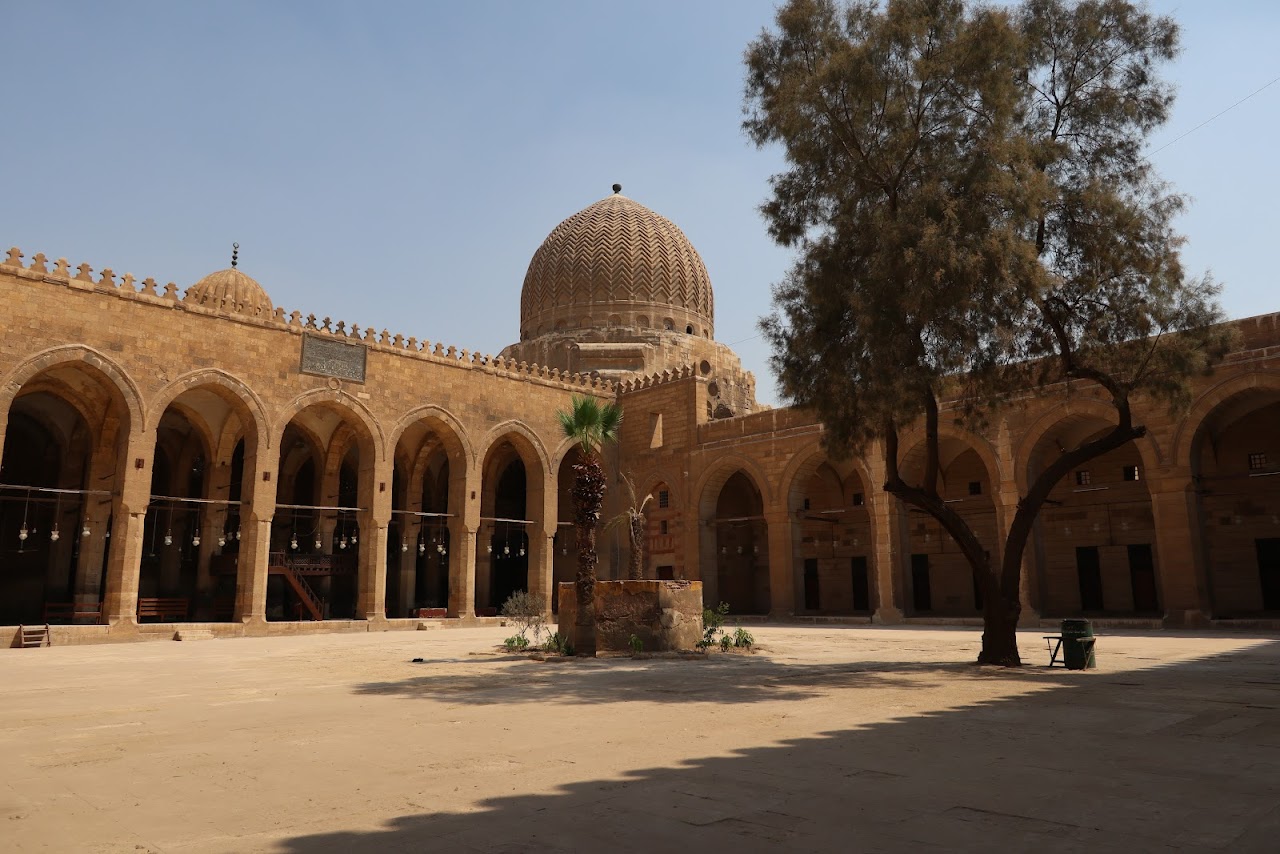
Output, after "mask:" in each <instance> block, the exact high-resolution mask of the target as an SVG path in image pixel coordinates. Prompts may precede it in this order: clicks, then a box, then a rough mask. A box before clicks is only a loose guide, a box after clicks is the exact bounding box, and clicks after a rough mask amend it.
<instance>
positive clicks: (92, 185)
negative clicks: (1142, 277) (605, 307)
mask: <svg viewBox="0 0 1280 854" xmlns="http://www.w3.org/2000/svg"><path fill="white" fill-rule="evenodd" d="M774 7H775V3H774V2H773V0H718V2H712V0H679V2H673V0H613V2H599V1H598V0H594V1H592V2H589V0H578V2H570V0H560V2H555V0H538V2H486V1H485V0H471V2H466V3H455V2H403V3H394V2H377V0H366V2H361V3H356V2H350V3H336V2H320V0H309V2H271V3H264V2H244V3H236V2H218V3H203V4H200V3H192V2H185V3H170V2H160V0H153V2H127V0H120V1H119V2H112V3H101V2H92V3H70V2H56V0H6V2H5V3H4V6H3V8H4V11H5V15H4V18H5V24H4V29H5V33H6V37H5V48H4V50H3V51H0V80H2V81H4V83H5V86H4V91H5V92H6V93H7V95H8V97H7V98H6V99H5V102H6V103H5V113H6V121H5V128H4V131H3V133H0V180H2V181H3V185H4V188H5V191H4V203H3V204H0V244H3V246H4V247H8V246H14V245H16V246H18V247H20V248H21V249H22V250H23V252H24V253H25V254H26V256H27V259H28V260H29V259H30V257H31V256H32V255H34V254H35V253H37V252H43V253H45V255H47V256H48V257H49V258H50V259H54V258H58V257H64V256H65V257H66V258H67V259H68V260H69V261H71V263H72V265H73V266H75V265H78V264H80V263H81V262H88V263H89V264H90V265H91V266H92V267H93V268H94V270H95V271H98V270H101V269H102V268H106V267H109V268H111V269H113V270H114V271H115V272H116V273H117V274H123V273H124V272H126V271H128V272H131V273H133V274H134V275H135V276H136V277H137V278H138V279H142V278H144V277H147V276H153V277H154V278H155V279H156V280H157V281H159V282H162V283H163V282H168V281H174V282H176V283H177V284H178V285H179V286H181V287H183V288H185V287H187V286H188V285H191V284H193V283H194V282H196V281H197V280H199V279H200V278H201V277H203V276H204V275H206V274H207V273H210V272H212V271H214V270H218V269H222V268H224V267H226V266H228V264H229V262H230V253H231V244H232V242H233V241H238V242H239V244H240V269H241V270H243V271H244V272H246V273H248V274H249V275H251V276H253V277H254V278H255V279H257V280H258V281H259V282H260V283H261V284H262V285H263V287H264V288H265V289H266V291H267V293H268V295H269V296H270V297H271V298H272V300H273V301H274V302H275V304H276V305H277V306H283V307H284V308H286V309H287V310H289V311H293V310H295V309H297V310H299V311H301V312H302V314H303V315H304V316H305V315H307V314H308V313H312V312H314V313H315V314H316V315H317V316H319V317H324V316H331V317H332V318H333V319H334V320H335V321H336V320H344V321H346V322H347V323H348V324H350V323H356V324H359V325H360V326H362V327H367V326H373V327H375V328H377V329H383V328H386V329H388V330H389V331H390V332H392V333H393V334H394V333H397V332H398V333H401V334H403V335H405V336H406V337H408V336H410V335H412V336H415V337H417V338H419V339H429V340H430V341H432V342H435V341H441V342H443V343H444V344H446V345H450V344H452V345H455V346H457V347H459V348H463V347H465V348H467V349H469V350H473V351H480V352H483V353H497V352H498V351H499V350H500V349H501V348H502V347H504V346H506V345H507V344H511V343H514V342H515V341H516V340H517V338H518V335H519V303H520V299H519V297H520V287H521V283H522V282H523V280H524V274H525V270H526V269H527V267H528V264H529V260H530V258H531V257H532V256H533V253H534V251H535V250H536V249H537V248H538V246H539V244H541V242H542V241H543V239H544V238H545V237H546V236H547V234H548V233H550V231H551V230H552V229H553V228H554V227H555V226H556V225H557V224H558V223H559V222H560V221H561V220H563V219H565V218H566V217H568V216H570V215H572V214H574V213H576V212H577V211H578V210H581V209H582V208H584V207H586V206H587V205H589V204H591V203H593V202H595V201H597V200H598V199H600V198H603V197H604V196H606V195H609V193H610V187H611V185H612V184H613V183H615V182H617V183H621V184H622V185H623V193H624V194H626V195H627V196H630V197H631V198H632V199H634V200H636V201H637V202H640V203H641V204H643V205H646V206H647V207H649V208H652V209H653V210H655V211H657V212H658V213H660V214H662V215H664V216H666V217H668V218H669V219H671V220H673V221H674V222H675V223H676V224H677V225H679V226H680V227H681V229H683V231H684V232H685V234H686V235H687V236H688V237H689V239H690V240H691V241H692V242H693V244H694V246H695V247H696V248H697V249H698V251H699V252H700V254H701V255H702V258H703V260H704V261H705V263H706V266H707V270H708V272H709V273H710V275H711V281H712V285H713V288H714V289H715V294H716V338H717V340H719V341H722V342H725V343H727V344H729V345H731V346H732V347H733V348H734V349H735V350H736V351H737V352H738V354H739V355H740V356H741V357H742V361H743V364H744V367H746V368H747V369H748V370H751V371H753V372H754V373H755V375H756V379H757V394H758V397H759V399H760V401H761V402H763V403H767V404H771V405H779V404H782V403H785V401H783V400H780V399H779V397H778V393H777V390H776V388H775V385H774V379H773V376H772V373H771V371H770V369H769V367H768V357H769V353H768V347H767V345H766V343H765V342H764V340H763V339H762V338H761V337H760V336H759V330H758V328H757V325H756V324H757V321H758V319H759V318H760V317H761V316H762V315H764V314H766V313H768V311H769V310H770V292H771V287H772V285H773V284H774V283H776V282H778V281H780V280H781V279H782V277H783V275H784V274H785V272H786V270H787V268H788V266H789V265H790V263H791V260H792V256H791V254H790V251H789V250H784V249H782V248H780V247H777V246H775V245H774V244H773V243H772V242H771V241H770V239H769V237H768V234H767V232H766V230H765V225H764V221H763V219H762V218H761V216H760V214H759V210H758V208H759V205H760V204H761V202H763V201H764V200H765V198H766V196H767V193H768V179H769V176H770V175H772V174H775V173H777V172H779V171H781V170H782V169H784V168H785V163H784V162H783V159H782V155H781V152H780V151H779V150H777V149H774V148H770V149H764V150H760V149H757V148H755V147H754V146H753V145H752V144H751V143H750V142H749V141H748V140H747V138H746V136H745V135H744V134H743V132H742V130H741V122H742V93H743V79H744V75H743V65H742V54H743V51H744V49H745V48H746V46H747V44H748V43H749V42H750V41H751V40H752V39H753V38H754V37H755V36H756V35H758V34H759V33H760V31H761V29H762V28H764V27H766V26H769V25H770V24H771V22H772V19H773V14H774ZM1151 7H1152V8H1153V9H1154V10H1155V11H1157V12H1160V13H1162V14H1169V15H1173V16H1174V17H1175V18H1176V19H1177V20H1178V21H1179V22H1180V23H1181V25H1182V28H1183V52H1182V54H1181V56H1180V58H1179V59H1178V60H1177V61H1176V62H1175V63H1173V64H1172V65H1171V66H1169V67H1168V68H1166V69H1165V73H1166V77H1167V78H1168V79H1169V80H1170V81H1171V82H1173V83H1174V84H1175V85H1176V86H1177V87H1178V90H1179V99H1178V102H1177V105H1176V107H1175V109H1174V112H1173V116H1172V119H1171V120H1170V122H1169V123H1168V125H1167V126H1166V127H1164V128H1162V129H1161V130H1160V131H1159V132H1157V133H1156V134H1155V135H1154V136H1153V138H1152V141H1151V146H1150V150H1151V151H1152V155H1151V158H1152V160H1153V162H1154V163H1155V164H1156V166H1157V168H1158V170H1159V172H1160V173H1161V175H1162V176H1163V177H1164V178H1165V179H1166V180H1168V181H1170V182H1171V183H1172V184H1173V186H1174V188H1175V189H1177V190H1178V191H1180V192H1182V193H1185V194H1187V195H1189V196H1190V197H1191V199H1192V204H1191V206H1190V209H1189V211H1188V212H1187V213H1186V214H1185V215H1184V216H1183V218H1182V220H1181V222H1180V227H1181V230H1182V231H1183V233H1184V234H1186V236H1187V238H1188V242H1187V245H1186V248H1185V251H1184V261H1185V263H1186V266H1187V268H1188V269H1189V271H1191V272H1192V273H1195V274H1201V273H1205V272H1212V274H1213V276H1214V277H1215V278H1216V279H1218V280H1219V281H1220V282H1221V283H1222V284H1223V286H1224V290H1223V294H1222V303H1223V307H1224V308H1225V310H1226V312H1227V314H1228V315H1229V316H1231V317H1245V316H1249V315H1255V314H1264V313H1268V312H1272V311H1277V310H1280V292H1278V291H1277V288H1276V284H1277V277H1276V274H1275V272H1274V269H1275V265H1274V263H1273V261H1272V254H1271V253H1272V251H1273V249H1274V247H1275V243H1276V241H1277V239H1278V237H1280V235H1277V229H1276V225H1277V222H1278V218H1277V217H1276V215H1275V213H1274V204H1275V201H1276V200H1277V199H1280V172H1278V170H1277V169H1276V168H1275V159H1276V155H1275V146H1276V143H1275V139H1276V136H1277V126H1278V125H1280V83H1276V84H1275V85H1272V86H1270V87H1269V88H1267V89H1265V90H1264V91H1262V92H1260V93H1258V94H1256V95H1254V96H1253V97H1252V98H1250V99H1249V100H1247V101H1246V102H1245V103H1243V104H1240V105H1239V106H1237V107H1235V108H1234V109H1232V110H1230V111H1229V112H1227V113H1226V114H1225V115H1222V116H1220V117H1218V118H1216V119H1214V120H1213V121H1211V122H1210V123H1209V124H1207V125H1205V126H1204V127H1201V128H1199V129H1198V130H1194V132H1192V133H1190V134H1189V135H1187V136H1186V137H1185V138H1182V139H1177V137H1179V136H1180V135H1182V134H1184V133H1187V132H1188V131H1192V130H1193V128H1195V127H1196V126H1197V125H1199V124H1200V123H1201V122H1204V121H1205V120H1207V119H1210V118H1211V117H1213V116H1214V115H1215V114H1217V113H1219V112H1221V111H1222V110H1224V109H1226V108H1228V107H1230V106H1231V105H1232V104H1235V103H1236V102H1237V101H1239V100H1240V99H1242V98H1244V97H1246V96H1248V95H1249V94H1250V93H1252V92H1254V91H1255V90H1257V89H1258V88H1260V87H1262V86H1264V85H1265V84H1266V83H1268V82H1269V81H1272V80H1274V79H1275V78H1277V77H1280V53H1278V52H1277V51H1275V50H1274V44H1273V41H1274V37H1275V34H1276V32H1280V4H1276V3H1273V2H1249V1H1248V0H1234V2H1233V0H1221V1H1220V2H1208V0H1181V2H1154V3H1152V4H1151ZM1175 139H1176V140H1177V141H1174V140H1175ZM1166 146H1167V147H1166Z"/></svg>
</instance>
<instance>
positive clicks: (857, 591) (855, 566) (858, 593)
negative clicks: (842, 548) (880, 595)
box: [849, 555, 871, 611]
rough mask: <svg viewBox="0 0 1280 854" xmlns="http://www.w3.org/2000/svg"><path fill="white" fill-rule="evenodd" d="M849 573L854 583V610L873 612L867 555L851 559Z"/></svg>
mask: <svg viewBox="0 0 1280 854" xmlns="http://www.w3.org/2000/svg"><path fill="white" fill-rule="evenodd" d="M849 572H850V574H851V575H852V582H853V610H855V611H870V610H871V584H870V579H869V578H868V577H867V558H866V556H865V555H859V556H858V557H852V558H849Z"/></svg>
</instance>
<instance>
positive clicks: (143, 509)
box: [0, 347, 1280, 625]
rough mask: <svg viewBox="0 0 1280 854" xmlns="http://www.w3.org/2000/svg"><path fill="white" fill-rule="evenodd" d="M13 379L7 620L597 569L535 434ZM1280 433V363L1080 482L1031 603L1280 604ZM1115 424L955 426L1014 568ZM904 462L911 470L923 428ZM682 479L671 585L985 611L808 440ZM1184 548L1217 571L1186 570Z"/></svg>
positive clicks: (1230, 608) (670, 524) (1036, 577)
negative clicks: (1037, 500) (581, 561)
mask: <svg viewBox="0 0 1280 854" xmlns="http://www.w3.org/2000/svg"><path fill="white" fill-rule="evenodd" d="M0 388H2V389H4V392H3V394H2V395H0V406H2V407H3V409H2V410H0V438H2V439H3V462H2V464H0V472H2V474H0V562H2V563H0V624H6V625H13V624H19V623H42V622H56V621H66V622H95V621H98V620H112V621H120V620H140V621H147V620H160V621H166V622H182V621H199V622H218V621H234V622H246V621H252V620H255V619H256V620H262V621H295V620H343V619H347V620H349V619H362V620H368V619H381V618H383V617H384V616H386V617H393V618H394V617H408V616H411V615H431V616H441V617H445V616H447V617H469V616H471V615H481V616H486V615H493V614H496V613H497V609H498V608H499V607H500V606H501V604H502V602H503V601H504V600H505V598H506V596H508V595H509V594H510V593H511V592H514V591H515V590H521V589H530V590H536V591H538V592H540V593H542V594H543V595H545V596H546V597H547V600H548V602H551V603H554V596H553V595H552V594H553V590H554V587H553V585H554V584H555V582H559V581H566V580H571V579H572V577H573V572H574V549H573V543H572V530H571V524H570V523H571V519H572V509H571V506H570V504H569V501H568V490H567V487H568V484H569V482H570V481H571V479H572V465H573V461H574V460H575V458H576V457H575V455H576V451H575V450H574V449H573V448H572V447H570V446H567V445H565V444H564V443H563V442H562V443H560V444H559V445H558V446H556V447H555V448H554V450H553V451H552V452H550V453H548V451H547V449H546V444H545V443H544V441H543V440H542V438H541V437H539V436H538V435H537V434H536V433H535V432H534V431H532V430H530V429H529V428H528V427H526V426H525V425H523V424H520V423H519V422H507V423H502V424H498V425H496V426H494V427H492V428H491V429H490V430H489V431H488V432H487V433H486V434H485V435H483V436H479V437H473V436H470V435H468V433H467V431H466V429H465V428H464V427H463V426H462V423H461V422H460V421H459V420H458V419H457V418H456V417H454V416H453V415H452V414H450V413H449V412H447V411H446V410H444V409H442V408H440V407H437V406H422V407H417V408H415V409H413V410H411V411H410V412H408V413H406V414H405V415H403V416H402V417H401V418H400V420H399V421H398V422H396V423H395V425H394V429H392V430H390V432H387V431H384V429H383V427H382V425H381V424H380V423H379V422H378V420H377V419H376V418H374V416H373V415H372V414H371V413H369V412H368V410H367V409H365V408H364V407H363V406H362V405H361V404H360V403H359V401H358V400H356V399H355V398H353V397H351V396H350V395H346V394H345V393H343V392H340V391H333V390H331V389H317V390H315V391H313V392H308V393H306V394H303V395H301V396H299V397H298V398H296V399H294V400H292V401H290V402H289V403H288V404H287V405H285V406H284V407H282V408H281V409H280V410H279V412H278V414H277V415H276V417H275V419H274V420H272V418H271V417H270V410H269V408H268V406H267V405H266V404H265V403H264V402H263V400H262V399H261V398H260V397H259V396H258V395H257V394H255V393H254V391H253V390H252V389H250V388H248V387H247V386H246V385H245V384H243V383H241V382H240V381H238V380H237V379H236V378H235V377H234V376H232V375H231V374H228V373H226V372H224V371H216V370H206V371H197V372H192V373H190V374H188V375H185V376H183V377H179V378H178V379H177V380H174V381H173V382H171V383H169V384H167V385H166V386H165V387H164V389H163V390H162V391H161V392H159V393H158V394H157V395H156V396H155V399H154V401H153V402H152V403H151V404H150V405H149V406H144V402H143V400H142V399H141V396H140V394H139V392H138V388H137V386H136V384H134V383H133V382H132V381H131V380H130V379H129V377H128V375H127V373H126V372H125V371H124V370H122V369H121V368H120V367H119V366H117V365H115V364H114V363H113V362H112V361H111V360H110V359H109V358H108V357H106V356H105V355H103V354H101V353H98V352H96V351H93V350H91V349H89V348H85V347H62V348H57V349H55V350H51V351H48V352H45V353H42V354H39V355H37V356H35V357H33V358H31V359H29V360H27V361H26V362H24V363H23V364H22V365H20V366H18V367H17V368H15V369H14V370H13V371H11V372H10V374H9V376H8V377H6V378H5V382H4V384H3V385H0ZM1277 425H1280V374H1276V373H1274V372H1267V371H1258V372H1254V373H1251V374H1248V375H1246V376H1244V377H1236V378H1233V379H1229V380H1226V381H1224V382H1222V383H1220V384H1218V385H1217V386H1215V387H1213V388H1211V389H1209V390H1208V391H1206V392H1204V393H1203V394H1201V395H1200V396H1199V398H1198V399H1197V401H1196V403H1195V404H1194V405H1193V407H1192V409H1191V411H1190V413H1189V414H1188V415H1187V416H1186V417H1185V418H1184V420H1183V421H1182V422H1181V423H1180V424H1179V425H1178V427H1177V430H1176V431H1175V433H1174V439H1173V441H1172V443H1171V444H1170V446H1169V447H1168V448H1166V449H1165V454H1166V456H1165V457H1164V458H1163V459H1162V456H1161V453H1160V449H1158V448H1156V447H1155V445H1154V444H1153V443H1152V441H1151V440H1148V439H1144V440H1140V441H1139V442H1130V443H1128V444H1127V445H1125V446H1124V447H1122V448H1120V449H1118V450H1116V451H1113V452H1111V453H1109V454H1107V455H1106V456H1104V457H1101V458H1099V459H1096V460H1093V461H1091V462H1090V463H1089V464H1088V466H1087V467H1086V468H1082V469H1080V470H1078V471H1075V472H1073V473H1072V474H1071V475H1070V476H1069V477H1068V478H1066V479H1064V480H1063V481H1062V482H1060V483H1059V484H1058V485H1057V486H1056V487H1055V489H1054V491H1053V493H1052V495H1051V496H1050V501H1049V503H1048V505H1047V506H1046V507H1045V509H1044V511H1043V512H1042V513H1041V516H1040V518H1039V520H1038V521H1037V523H1036V530H1035V534H1034V536H1033V538H1032V542H1031V544H1030V545H1029V547H1028V553H1027V555H1026V558H1025V563H1024V565H1025V567H1026V576H1027V585H1026V586H1027V591H1028V592H1027V599H1028V601H1027V603H1026V604H1027V605H1028V606H1029V607H1030V608H1032V609H1034V610H1035V611H1036V612H1037V613H1039V614H1040V615H1042V616H1045V617H1060V616H1070V615H1078V614H1084V615H1093V616H1099V617H1117V618H1147V619H1157V618H1160V617H1161V615H1162V614H1163V613H1164V611H1165V609H1166V604H1165V603H1166V601H1167V599H1168V596H1169V591H1168V590H1167V589H1166V588H1167V586H1168V585H1169V584H1174V583H1176V584H1184V585H1186V584H1189V585H1191V586H1192V587H1193V588H1194V591H1195V592H1194V594H1193V595H1194V597H1195V598H1196V599H1197V601H1198V602H1200V603H1202V604H1203V609H1204V612H1205V613H1206V614H1210V615H1212V616H1214V617H1217V618H1244V619H1248V618H1259V617H1271V618H1274V617H1275V616H1276V615H1278V614H1280V430H1278V429H1277ZM1107 427H1108V421H1107V418H1106V407H1104V406H1095V405H1092V404H1090V403H1089V402H1087V401H1085V402H1080V401H1071V402H1066V403H1063V404H1061V405H1059V406H1057V407H1055V408H1054V409H1052V410H1050V411H1048V412H1046V413H1045V414H1044V415H1042V416H1041V417H1040V418H1039V420H1038V421H1037V422H1035V423H1034V425H1033V426H1032V428H1031V429H1030V430H1028V431H1027V432H1026V434H1025V435H1024V436H1023V437H1022V438H1021V440H1020V441H1017V442H1014V443H1013V445H1014V447H1013V449H1012V451H1010V452H1008V453H1007V458H1006V457H1002V456H1001V454H1000V453H998V452H997V451H996V449H995V446H994V445H993V444H991V443H989V442H988V440H987V439H985V438H983V437H980V436H971V435H967V434H963V433H959V432H955V431H950V432H947V433H946V435H944V437H943V440H942V443H941V451H942V460H941V488H942V492H943V496H944V499H945V500H946V501H948V502H952V503H954V505H955V508H956V509H957V511H958V512H959V513H961V515H962V516H964V517H965V518H966V519H968V520H969V522H970V523H971V524H972V526H973V528H974V529H975V531H976V532H977V533H978V536H979V538H980V540H981V541H982V542H983V543H984V544H985V545H986V546H987V548H988V549H990V550H991V551H992V553H993V554H995V553H997V552H998V550H999V549H1000V548H1001V546H1002V543H1003V534H1002V532H1003V530H1004V528H1005V526H1007V524H1008V522H1009V519H1010V517H1011V512H1012V502H1014V501H1016V495H1017V489H1018V488H1025V485H1026V483H1027V482H1028V481H1029V480H1030V479H1031V478H1032V477H1034V476H1035V474H1036V473H1037V472H1039V471H1040V470H1041V469H1042V468H1043V466H1044V465H1045V464H1046V463H1047V461H1048V460H1049V459H1051V458H1052V457H1053V455H1054V454H1057V453H1061V452H1063V451H1064V450H1065V449H1068V448H1071V447H1075V446H1077V445H1079V444H1080V443H1082V442H1085V441H1088V440H1089V439H1091V438H1093V437H1095V436H1097V435H1099V434H1100V433H1101V432H1102V431H1104V430H1106V429H1107ZM903 447H904V448H906V449H907V450H906V453H905V454H904V457H903V461H902V467H903V470H904V472H907V473H908V474H910V473H911V472H912V471H913V470H914V469H916V468H918V467H919V466H920V465H921V453H920V450H919V448H920V443H919V437H912V436H908V437H905V439H904V442H903ZM1157 468H1158V469H1159V470H1158V471H1156V470H1153V469H1157ZM681 482H682V481H677V480H676V478H675V477H674V476H673V474H671V473H669V472H666V471H654V472H650V473H647V474H646V475H645V476H642V477H640V478H639V479H638V481H637V485H638V486H639V488H640V489H641V490H643V494H642V496H641V498H643V496H650V504H649V505H648V506H647V510H646V516H647V520H648V542H647V543H646V550H647V552H646V556H645V564H644V565H645V567H646V570H645V571H646V574H647V575H648V576H649V577H657V578H679V577H689V578H699V579H700V580H702V581H703V584H704V589H705V590H706V597H707V600H708V602H716V601H727V602H729V603H730V606H731V609H732V611H733V612H735V613H740V614H772V615H784V614H797V615H808V616H853V617H857V616H863V617H871V616H873V615H876V614H881V615H884V614H888V613H891V612H894V611H897V612H900V613H902V614H905V615H906V616H908V617H910V616H920V617H934V616H941V617H955V618H966V617H976V616H978V615H979V614H980V609H981V591H980V590H979V589H977V587H976V586H975V585H974V584H973V580H972V578H971V577H970V575H969V572H968V569H967V566H966V565H965V563H964V561H963V559H962V557H961V556H960V555H959V552H958V550H957V549H956V548H955V546H954V544H953V543H951V542H950V540H949V539H948V538H947V537H946V536H945V535H944V534H943V533H942V531H941V530H940V529H939V528H938V526H937V525H936V524H935V523H934V522H933V521H932V520H931V519H930V518H928V517H927V516H924V515H922V514H918V513H915V512H911V511H908V510H906V509H905V508H903V507H901V506H898V504H897V502H896V501H894V500H892V499H890V498H889V497H888V496H887V495H885V493H883V492H882V491H881V490H880V489H878V488H877V487H876V485H875V484H874V483H873V481H872V473H871V470H870V469H868V468H867V466H866V465H864V464H863V463H862V461H858V460H850V461H836V460H831V459H829V458H827V456H826V455H825V454H824V453H823V452H822V451H821V449H820V447H819V446H818V445H817V444H816V443H814V442H810V443H809V444H808V445H805V446H802V447H800V448H799V449H798V450H796V451H795V452H794V453H793V454H792V455H791V457H790V460H789V462H788V464H787V465H786V467H785V471H784V473H783V475H782V476H781V478H780V481H779V482H778V483H770V482H769V480H768V478H767V477H766V475H765V473H764V469H762V468H761V466H760V465H759V464H758V462H757V461H755V460H753V459H752V458H751V456H750V455H749V454H743V453H739V452H735V453H732V454H728V455H724V456H720V457H718V458H717V460H716V462H715V463H714V464H712V465H710V466H708V467H707V468H706V469H705V470H703V471H702V472H701V473H700V474H698V475H697V476H696V477H695V478H694V479H692V480H691V481H690V482H691V483H692V486H691V487H689V493H688V494H682V492H681V488H680V484H681ZM477 496H478V497H477ZM1165 530H1173V531H1176V532H1181V533H1180V534H1179V536H1181V539H1177V538H1176V537H1175V538H1168V537H1165V535H1164V534H1162V531H1165ZM1183 544H1185V546H1186V550H1187V551H1188V553H1189V557H1187V560H1188V561H1189V564H1190V565H1191V566H1193V567H1195V570H1194V572H1193V577H1191V578H1190V579H1179V580H1171V573H1170V572H1169V571H1167V565H1168V564H1171V563H1172V562H1173V560H1174V559H1175V557H1182V556H1179V555H1175V554H1174V551H1175V550H1176V549H1177V548H1178V547H1180V546H1181V545H1183ZM884 564H888V565H884ZM614 565H615V566H616V567H619V568H621V567H624V566H625V560H622V561H615V562H614ZM1184 598H1185V597H1184Z"/></svg>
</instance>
